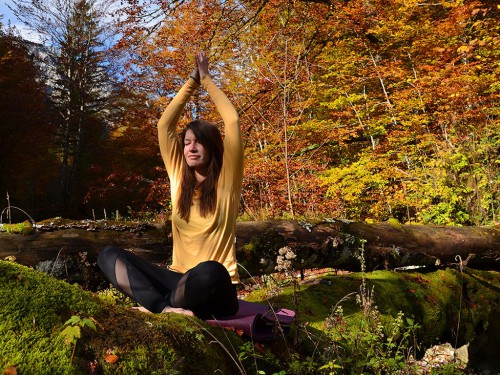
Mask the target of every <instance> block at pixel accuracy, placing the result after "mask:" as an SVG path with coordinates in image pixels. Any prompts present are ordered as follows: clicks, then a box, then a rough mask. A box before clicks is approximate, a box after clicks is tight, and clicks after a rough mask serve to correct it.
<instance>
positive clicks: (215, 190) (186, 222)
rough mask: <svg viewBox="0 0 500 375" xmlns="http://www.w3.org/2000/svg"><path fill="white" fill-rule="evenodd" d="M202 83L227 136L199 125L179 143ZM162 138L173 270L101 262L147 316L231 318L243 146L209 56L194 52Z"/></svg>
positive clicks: (117, 253) (121, 253) (107, 255)
mask: <svg viewBox="0 0 500 375" xmlns="http://www.w3.org/2000/svg"><path fill="white" fill-rule="evenodd" d="M200 85H201V86H202V87H203V88H204V89H205V90H206V91H207V92H208V94H209V96H210V98H211V99H212V101H213V102H214V104H215V106H216V108H217V110H218V112H219V114H220V115H221V117H222V120H223V122H224V133H225V138H224V140H222V137H221V134H220V132H219V130H218V129H217V127H216V126H215V125H213V124H210V123H208V122H206V121H202V120H195V121H193V122H191V123H189V124H188V125H187V126H186V128H185V129H184V130H183V132H182V133H181V142H179V140H178V136H177V131H176V126H177V122H178V120H179V118H180V116H181V113H182V111H183V110H184V107H185V105H186V103H187V101H188V100H189V98H190V97H191V95H192V94H193V93H194V91H195V90H196V89H197V88H198V87H199V86H200ZM158 139H159V144H160V151H161V155H162V158H163V161H164V163H165V166H166V168H167V172H168V175H169V178H170V185H171V197H172V234H173V256H172V265H171V266H170V267H169V269H166V268H162V267H159V266H156V265H154V264H150V263H148V262H146V261H144V260H142V259H140V258H139V257H137V256H135V255H134V254H131V253H130V252H128V251H125V250H123V249H120V248H116V247H107V248H106V249H104V250H103V252H101V254H100V255H99V258H98V264H99V266H100V267H101V269H102V270H103V272H104V273H105V274H106V276H107V277H108V279H109V280H110V282H111V283H112V284H113V285H114V286H115V287H116V288H117V289H119V290H121V291H122V292H123V293H124V294H126V295H128V296H129V297H131V298H133V299H134V300H135V301H137V302H138V303H139V304H141V305H142V306H143V307H144V308H145V309H146V310H148V311H151V312H176V313H182V314H188V315H193V314H194V315H196V316H199V317H201V318H210V317H215V318H218V317H223V316H228V315H233V314H235V313H236V312H237V311H238V300H237V296H236V289H235V286H234V284H236V283H238V281H239V276H238V271H237V268H236V257H235V249H234V243H235V233H234V232H235V225H236V217H237V214H238V205H239V200H240V195H241V185H242V179H243V143H242V139H241V132H240V126H239V118H238V114H237V112H236V110H235V108H234V107H233V105H232V104H231V102H230V101H229V99H228V98H227V97H226V95H225V94H224V93H223V92H222V91H221V90H220V89H219V88H218V87H217V86H216V85H215V84H214V82H213V81H212V79H211V77H210V75H209V71H208V59H207V57H206V55H205V53H204V52H200V53H198V54H197V55H196V68H195V69H194V70H193V72H192V73H191V76H190V78H189V79H188V81H187V82H186V83H185V84H184V86H183V87H182V88H181V90H180V91H179V92H178V93H177V95H176V96H175V97H174V98H173V99H172V101H171V102H170V104H169V105H168V107H167V109H166V110H165V112H164V113H163V115H162V116H161V118H160V120H159V122H158Z"/></svg>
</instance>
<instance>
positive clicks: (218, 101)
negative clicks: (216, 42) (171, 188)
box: [196, 52, 243, 176]
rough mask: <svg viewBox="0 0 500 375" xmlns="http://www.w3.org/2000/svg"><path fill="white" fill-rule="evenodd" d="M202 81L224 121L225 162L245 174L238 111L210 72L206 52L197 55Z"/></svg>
mask: <svg viewBox="0 0 500 375" xmlns="http://www.w3.org/2000/svg"><path fill="white" fill-rule="evenodd" d="M196 63H197V66H198V69H199V74H200V81H201V85H202V86H203V88H204V89H205V90H206V91H207V92H208V94H209V95H210V98H211V99H212V101H213V102H214V104H215V107H216V108H217V111H218V112H219V114H220V115H221V117H222V121H223V122H224V162H227V163H231V170H232V171H233V173H237V174H238V175H240V174H241V176H242V175H243V170H242V168H243V141H242V138H241V129H240V122H239V116H238V112H236V109H235V108H234V106H233V105H232V104H231V102H230V101H229V99H228V98H227V96H226V94H224V92H223V91H222V90H221V89H220V88H219V87H217V85H216V84H215V83H214V82H213V81H212V78H211V77H210V74H209V73H208V59H207V57H206V55H205V53H204V52H199V53H198V54H197V55H196Z"/></svg>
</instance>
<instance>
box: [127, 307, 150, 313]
mask: <svg viewBox="0 0 500 375" xmlns="http://www.w3.org/2000/svg"><path fill="white" fill-rule="evenodd" d="M132 309H134V310H138V311H141V312H144V313H149V314H151V311H149V310H148V309H146V308H145V307H144V306H135V307H132Z"/></svg>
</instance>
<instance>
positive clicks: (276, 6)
mask: <svg viewBox="0 0 500 375" xmlns="http://www.w3.org/2000/svg"><path fill="white" fill-rule="evenodd" d="M123 10H124V12H125V13H124V16H125V18H124V19H125V21H124V23H123V24H122V34H123V38H122V40H121V42H120V46H121V47H122V48H123V49H124V50H128V51H131V60H130V64H129V70H128V72H127V77H128V82H129V83H130V84H131V87H133V88H134V89H137V90H140V91H143V92H144V93H146V94H147V95H149V97H150V99H151V108H152V110H151V111H150V115H149V117H148V122H155V120H156V119H157V117H158V116H159V113H160V112H161V109H162V108H164V106H165V105H166V103H167V102H168V100H169V99H170V97H171V95H173V94H174V93H175V91H176V90H177V89H178V87H179V86H180V85H181V84H182V83H183V82H184V80H185V78H186V77H187V74H188V73H189V71H190V69H191V66H192V54H193V53H194V51H196V50H197V49H206V50H209V51H210V55H211V57H212V58H213V60H214V61H215V62H216V66H215V67H214V68H215V70H214V76H215V77H216V78H217V79H219V80H220V81H221V83H222V84H224V85H225V87H226V91H227V92H228V93H229V95H230V96H231V99H232V101H233V102H234V103H235V105H236V107H237V108H238V111H239V112H240V117H241V123H242V126H243V129H244V134H245V141H246V149H245V153H246V167H245V168H246V170H245V180H244V189H243V205H242V206H243V207H244V208H245V211H246V212H247V213H248V214H249V215H250V217H252V218H261V217H267V216H272V217H292V218H293V217H300V216H307V217H310V216H334V217H337V216H342V217H345V218H349V219H355V220H363V219H371V220H384V219H387V218H389V217H397V218H398V219H400V220H402V221H410V222H424V223H436V224H480V223H486V222H491V221H495V220H496V219H497V217H498V183H499V176H498V162H497V160H498V147H497V146H496V143H495V142H497V140H498V120H497V115H496V109H495V108H496V107H495V104H494V103H495V101H496V100H497V96H498V94H497V91H498V90H497V84H496V83H495V82H496V78H497V75H498V72H497V70H498V67H497V64H496V63H495V61H497V59H496V57H497V56H496V55H497V52H495V51H496V50H497V49H498V48H497V44H498V26H496V23H495V20H496V19H497V18H498V11H499V10H498V7H497V6H496V4H494V2H491V1H471V2H462V1H456V2H443V3H439V4H424V3H420V2H417V1H406V2H398V1H389V2H387V1H381V0H380V1H379V0H374V1H370V2H366V1H361V0H360V1H358V0H351V1H345V2H335V3H329V2H326V1H325V2H323V1H313V2H310V1H297V2H281V1H251V2H250V1H248V2H246V1H243V2H231V1H229V2H223V3H221V2H217V1H207V2H203V3H200V2H193V1H180V2H178V1H171V2H169V1H152V2H148V3H141V4H139V3H137V2H135V1H128V2H126V3H125V6H124V8H123ZM155 109H156V110H155ZM212 109H213V108H211V106H210V103H207V102H206V101H205V98H204V97H203V95H201V96H199V97H196V98H194V100H193V101H192V102H191V103H190V104H189V106H188V111H186V112H185V116H186V120H188V119H190V118H192V117H196V116H199V115H202V116H204V117H207V118H208V119H212V117H211V116H212V113H213V111H212ZM213 118H215V119H216V117H213ZM480 160H483V161H482V162H481V161H480Z"/></svg>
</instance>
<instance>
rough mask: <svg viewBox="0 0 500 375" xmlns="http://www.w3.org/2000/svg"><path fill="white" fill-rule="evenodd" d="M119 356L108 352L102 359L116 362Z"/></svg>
mask: <svg viewBox="0 0 500 375" xmlns="http://www.w3.org/2000/svg"><path fill="white" fill-rule="evenodd" d="M118 359H119V357H118V356H117V355H114V354H108V355H107V356H106V357H104V360H105V361H106V362H108V363H115V362H117V361H118Z"/></svg>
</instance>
